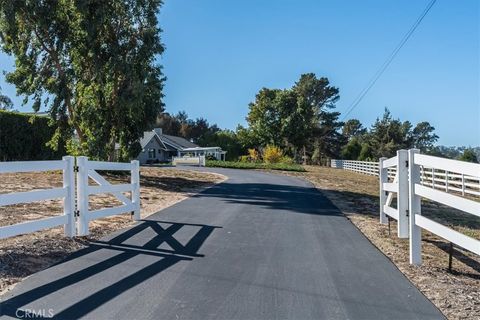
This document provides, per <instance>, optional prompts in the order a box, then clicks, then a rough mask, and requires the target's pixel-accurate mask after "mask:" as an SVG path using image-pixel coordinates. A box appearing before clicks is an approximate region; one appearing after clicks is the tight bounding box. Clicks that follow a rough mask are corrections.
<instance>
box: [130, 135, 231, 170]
mask: <svg viewBox="0 0 480 320" xmlns="http://www.w3.org/2000/svg"><path fill="white" fill-rule="evenodd" d="M140 144H141V146H142V151H141V152H140V154H139V155H138V157H137V160H138V161H139V162H140V164H145V163H155V162H169V161H172V158H173V157H181V156H189V155H190V156H206V157H208V156H210V157H213V158H215V159H217V160H225V154H226V153H227V152H226V151H223V150H222V148H220V147H200V146H198V145H196V144H195V143H193V142H191V141H188V140H187V139H185V138H182V137H176V136H171V135H168V134H164V133H163V132H162V129H161V128H155V129H153V130H152V131H147V132H144V133H143V138H142V139H141V140H140Z"/></svg>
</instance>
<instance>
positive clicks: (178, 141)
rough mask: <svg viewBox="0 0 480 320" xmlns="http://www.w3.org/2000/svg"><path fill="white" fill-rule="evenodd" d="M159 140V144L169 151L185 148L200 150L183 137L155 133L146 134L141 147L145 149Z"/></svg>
mask: <svg viewBox="0 0 480 320" xmlns="http://www.w3.org/2000/svg"><path fill="white" fill-rule="evenodd" d="M155 137H156V138H157V139H158V141H159V143H160V144H161V145H162V146H163V147H164V150H167V151H176V150H178V149H180V150H183V149H185V148H198V145H196V144H195V143H192V142H190V141H188V140H187V139H185V138H182V137H176V136H171V135H168V134H156V133H155V131H148V132H144V134H143V137H142V138H141V139H140V145H141V146H142V148H144V147H145V146H146V145H147V144H148V143H149V142H150V141H151V140H152V139H154V138H155Z"/></svg>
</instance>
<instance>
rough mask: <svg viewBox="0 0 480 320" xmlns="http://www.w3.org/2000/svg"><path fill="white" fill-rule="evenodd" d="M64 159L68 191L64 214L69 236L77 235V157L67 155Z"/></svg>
mask: <svg viewBox="0 0 480 320" xmlns="http://www.w3.org/2000/svg"><path fill="white" fill-rule="evenodd" d="M62 160H63V161H64V162H65V165H66V166H65V169H63V188H64V189H65V190H66V192H67V194H66V196H65V198H63V215H64V216H66V218H67V222H66V223H65V225H64V227H63V230H64V233H65V235H66V236H67V237H73V236H75V212H74V211H75V173H74V166H75V163H74V160H75V158H74V157H70V156H66V157H63V158H62Z"/></svg>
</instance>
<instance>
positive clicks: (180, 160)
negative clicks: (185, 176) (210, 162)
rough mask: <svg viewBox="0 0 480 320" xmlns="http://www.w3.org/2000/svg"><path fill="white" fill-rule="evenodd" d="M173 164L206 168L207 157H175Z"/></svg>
mask: <svg viewBox="0 0 480 320" xmlns="http://www.w3.org/2000/svg"><path fill="white" fill-rule="evenodd" d="M172 164H173V165H174V166H177V165H193V166H199V167H205V156H197V157H190V156H183V157H173V159H172Z"/></svg>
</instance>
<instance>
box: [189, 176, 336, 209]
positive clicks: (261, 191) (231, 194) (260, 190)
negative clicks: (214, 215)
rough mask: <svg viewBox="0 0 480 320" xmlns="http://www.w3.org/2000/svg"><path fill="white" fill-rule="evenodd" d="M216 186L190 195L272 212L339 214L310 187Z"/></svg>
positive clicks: (322, 196)
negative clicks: (266, 209) (251, 206)
mask: <svg viewBox="0 0 480 320" xmlns="http://www.w3.org/2000/svg"><path fill="white" fill-rule="evenodd" d="M218 186H219V187H214V188H210V189H207V190H205V191H203V192H200V193H199V194H196V195H194V196H193V197H194V198H221V199H224V200H223V201H225V202H227V203H233V204H246V205H253V206H258V207H261V208H268V209H274V210H278V211H276V212H286V211H289V213H290V212H294V213H303V214H313V215H328V216H342V213H341V212H340V211H339V210H338V208H337V207H335V206H334V205H333V203H332V202H331V201H330V200H329V199H328V198H327V197H325V196H324V195H322V194H321V192H320V191H318V189H316V188H315V187H313V186H311V187H310V186H305V187H303V186H291V185H280V184H269V183H242V184H236V183H231V182H222V183H221V184H220V185H218Z"/></svg>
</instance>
